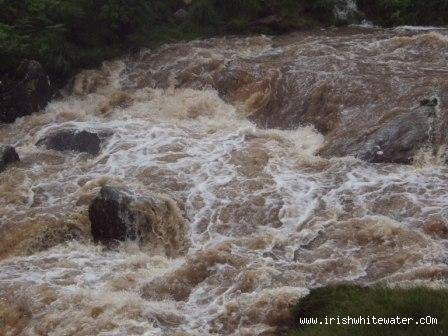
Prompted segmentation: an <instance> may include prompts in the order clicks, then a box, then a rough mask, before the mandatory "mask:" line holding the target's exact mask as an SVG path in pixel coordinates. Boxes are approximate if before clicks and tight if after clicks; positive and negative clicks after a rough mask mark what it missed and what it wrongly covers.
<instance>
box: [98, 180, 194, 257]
mask: <svg viewBox="0 0 448 336" xmlns="http://www.w3.org/2000/svg"><path fill="white" fill-rule="evenodd" d="M89 218H90V222H91V232H92V236H93V239H94V241H95V242H101V243H104V244H106V245H109V244H111V243H114V242H117V241H126V240H131V241H132V240H134V241H138V242H139V243H141V244H142V245H146V244H149V245H151V247H161V248H162V249H164V251H165V253H166V254H167V255H168V256H176V255H178V254H182V253H184V252H186V250H187V248H188V245H189V243H188V239H187V238H186V223H185V220H184V219H183V218H182V216H181V213H180V210H179V208H178V207H177V204H176V203H175V202H174V201H173V200H171V199H169V198H166V197H163V196H158V195H157V196H156V195H153V196H151V197H143V196H136V195H134V194H133V193H131V191H129V190H128V189H124V188H114V187H107V186H106V187H102V188H101V190H100V192H99V194H98V195H97V196H96V197H95V198H94V199H93V200H92V202H91V203H90V206H89Z"/></svg>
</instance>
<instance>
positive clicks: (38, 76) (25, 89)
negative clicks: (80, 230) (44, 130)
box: [0, 61, 52, 123]
mask: <svg viewBox="0 0 448 336" xmlns="http://www.w3.org/2000/svg"><path fill="white" fill-rule="evenodd" d="M51 96H52V89H51V85H50V80H49V78H48V76H47V74H46V73H45V71H44V69H43V68H42V66H41V65H40V63H38V62H36V61H23V62H22V63H21V64H20V66H19V67H18V68H17V70H16V71H15V72H14V73H10V74H8V75H7V76H4V77H3V78H2V79H1V82H0V106H1V108H0V123H1V122H3V123H12V122H14V120H16V119H17V118H20V117H23V116H27V115H30V114H32V113H35V112H39V111H40V110H42V109H44V108H45V106H46V105H47V103H48V102H49V101H50V99H51Z"/></svg>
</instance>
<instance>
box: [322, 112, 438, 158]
mask: <svg viewBox="0 0 448 336" xmlns="http://www.w3.org/2000/svg"><path fill="white" fill-rule="evenodd" d="M437 123H438V121H437V119H436V114H435V111H434V108H432V107H431V106H422V107H419V108H416V109H414V110H408V111H397V112H395V113H394V112H391V113H389V114H385V116H384V117H383V118H382V119H381V120H380V121H379V122H378V123H377V124H372V125H370V127H365V128H363V127H360V128H351V127H350V128H346V129H341V130H337V131H335V132H333V133H331V134H329V135H328V136H327V139H326V145H324V147H323V148H322V149H321V150H320V155H322V156H325V157H332V156H340V157H341V156H346V155H352V156H355V157H357V158H360V159H362V160H365V161H368V162H373V163H399V164H410V163H412V162H413V160H414V157H415V155H416V154H417V152H418V151H420V150H423V151H429V152H433V153H434V154H435V152H436V151H437V148H438V146H439V145H440V144H441V141H442V139H438V134H437V133H438V132H437V127H438V125H437ZM355 129H356V133H355V132H354V130H355Z"/></svg>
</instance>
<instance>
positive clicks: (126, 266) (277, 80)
mask: <svg viewBox="0 0 448 336" xmlns="http://www.w3.org/2000/svg"><path fill="white" fill-rule="evenodd" d="M447 71H448V31H447V30H444V29H437V28H428V29H425V28H422V29H419V28H415V27H401V28H396V29H390V30H385V29H378V28H365V27H350V28H334V29H326V30H318V31H312V32H303V33H293V34H290V35H286V36H280V37H268V36H253V37H223V38H215V39H209V40H201V41H192V42H185V43H178V44H172V45H166V46H163V47H162V48H160V49H158V50H155V51H154V50H146V51H142V52H140V53H138V54H134V55H130V56H129V57H125V58H123V59H120V60H115V61H110V62H106V63H104V64H103V66H102V68H101V69H98V70H86V71H83V72H81V73H79V74H78V75H77V76H76V77H75V78H74V80H73V82H72V83H71V84H70V85H68V86H67V88H66V89H65V91H64V94H63V96H61V97H60V98H57V99H55V100H53V101H52V102H51V103H50V104H49V105H48V106H47V108H46V109H45V111H43V112H42V113H38V114H34V115H31V116H27V117H23V118H21V119H19V120H17V121H16V122H15V123H13V124H10V125H2V126H0V142H1V143H8V144H11V145H14V146H15V147H16V149H17V151H18V153H19V155H20V157H21V162H20V163H18V164H17V165H14V166H13V167H11V168H9V169H8V170H7V171H5V172H3V173H0V209H1V210H0V258H1V260H0V315H1V316H3V320H4V321H3V322H4V323H3V324H4V326H5V329H4V330H3V331H0V334H1V335H5V336H6V335H76V336H81V335H85V336H87V335H108V336H112V335H114V336H115V335H116V336H118V335H145V336H149V335H167V336H181V335H277V334H278V332H279V330H280V328H282V327H284V326H286V325H288V323H289V322H290V321H291V315H290V308H291V306H292V305H293V304H295V303H296V302H297V300H298V299H299V298H301V297H303V296H305V295H306V294H307V293H308V292H309V290H310V289H312V288H316V287H319V286H325V285H330V284H337V283H348V282H350V283H357V284H363V285H367V284H374V283H385V284H387V285H390V286H413V285H417V284H423V285H425V286H434V287H446V285H447V279H448V266H447V264H446V263H447V252H448V212H447V211H448V168H447V166H446V165H445V159H444V153H445V152H444V151H445V147H444V144H443V141H441V140H440V139H441V138H442V135H440V134H439V133H440V132H436V131H434V129H432V130H433V131H434V134H435V135H433V137H429V138H430V140H428V144H427V145H428V146H426V147H423V148H422V149H420V150H419V151H418V153H417V154H416V156H415V158H414V161H413V164H410V165H408V164H396V163H390V162H379V163H372V162H368V161H366V160H361V159H360V158H359V157H357V155H355V154H356V153H357V152H356V151H357V150H359V148H360V147H363V148H364V146H367V145H365V144H364V143H363V142H360V141H361V140H359V139H364V138H365V135H364V134H359V132H361V131H362V130H365V129H366V128H368V127H370V126H368V125H370V124H369V122H372V120H375V122H377V124H376V125H381V123H382V122H383V121H384V120H386V119H387V118H386V119H385V118H384V116H383V114H382V113H383V112H384V110H385V109H389V108H390V109H391V110H394V111H395V110H400V111H401V110H409V109H412V108H413V106H414V105H418V104H419V100H420V99H422V98H425V97H433V96H434V97H437V99H438V102H439V105H438V107H437V109H436V112H435V115H436V117H434V118H441V119H437V120H436V121H435V122H434V123H433V124H434V125H435V126H434V127H436V128H437V129H438V127H440V126H442V124H441V122H439V120H442V119H443V118H442V117H441V116H442V115H444V113H445V112H446V110H445V109H446V106H447V105H446V104H448V90H447V89H448V79H446V75H447ZM302 112H303V113H302ZM316 116H317V117H318V118H317V117H316ZM335 116H337V117H335ZM316 118H317V119H316ZM384 122H385V121H384ZM366 125H367V126H366ZM68 128H70V129H72V128H76V129H80V130H88V131H92V132H97V133H101V134H105V135H106V136H105V141H104V143H103V144H102V147H101V152H100V154H99V155H98V156H95V157H93V156H91V155H88V154H81V153H76V152H57V151H54V150H48V149H45V148H43V147H41V146H36V143H37V142H38V141H39V140H40V139H41V138H42V137H43V136H45V135H47V134H49V133H51V132H53V131H55V130H62V129H68ZM355 133H356V136H354V135H353V134H355ZM434 137H435V138H434ZM349 143H350V144H352V143H356V146H357V147H356V146H355V147H356V151H354V152H353V155H350V153H348V154H347V152H348V149H346V147H344V146H349ZM334 144H336V145H334ZM347 148H348V147H347ZM350 148H352V147H350ZM104 185H109V186H124V187H127V188H130V189H132V190H138V191H139V193H141V194H143V195H145V194H152V193H160V194H164V195H168V196H169V197H170V198H171V199H173V200H175V201H176V203H177V204H178V206H179V209H180V211H181V212H182V215H183V216H184V218H185V219H186V222H187V223H188V225H186V226H185V227H182V228H178V229H179V230H182V232H176V235H175V237H186V238H185V239H187V240H188V241H189V243H188V246H189V247H188V249H187V250H186V251H185V252H183V253H179V255H176V256H174V257H173V256H171V255H167V254H166V253H165V252H164V251H163V250H161V249H157V248H152V247H151V246H139V245H138V244H136V243H135V242H132V241H129V242H124V243H122V244H120V246H118V247H115V248H106V247H103V246H101V245H99V244H94V243H93V242H92V240H91V238H90V222H89V217H88V206H89V203H90V201H91V200H92V198H93V197H94V196H95V195H96V194H97V192H98V190H99V189H100V187H101V186H104Z"/></svg>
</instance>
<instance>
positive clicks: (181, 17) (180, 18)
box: [174, 8, 188, 20]
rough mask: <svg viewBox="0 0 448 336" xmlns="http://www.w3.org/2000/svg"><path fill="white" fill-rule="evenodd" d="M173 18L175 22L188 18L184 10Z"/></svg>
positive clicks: (176, 13) (177, 12)
mask: <svg viewBox="0 0 448 336" xmlns="http://www.w3.org/2000/svg"><path fill="white" fill-rule="evenodd" d="M174 17H175V18H176V19H177V20H185V19H186V18H187V17H188V12H187V11H186V10H185V9H183V8H181V9H179V10H177V11H176V12H175V13H174Z"/></svg>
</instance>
